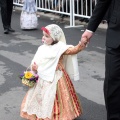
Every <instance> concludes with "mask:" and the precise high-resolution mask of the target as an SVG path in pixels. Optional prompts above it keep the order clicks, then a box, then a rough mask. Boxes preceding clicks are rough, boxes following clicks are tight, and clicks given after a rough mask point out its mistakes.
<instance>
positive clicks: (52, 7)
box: [13, 0, 97, 27]
mask: <svg viewBox="0 0 120 120" xmlns="http://www.w3.org/2000/svg"><path fill="white" fill-rule="evenodd" d="M35 1H36V6H37V10H40V11H44V12H45V11H46V12H51V13H57V14H60V15H61V16H62V17H64V16H68V17H69V19H70V20H69V21H70V25H69V27H75V26H76V25H75V18H76V17H77V18H90V17H91V15H92V12H93V9H94V7H95V5H96V3H97V0H35ZM13 2H14V6H20V7H22V6H23V2H24V0H14V1H13Z"/></svg>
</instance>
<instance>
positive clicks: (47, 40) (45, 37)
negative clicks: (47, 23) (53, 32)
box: [42, 31, 53, 45]
mask: <svg viewBox="0 0 120 120" xmlns="http://www.w3.org/2000/svg"><path fill="white" fill-rule="evenodd" d="M42 42H43V43H44V44H47V45H51V44H52V43H53V39H52V37H51V36H50V35H48V34H47V33H46V32H44V31H43V37H42Z"/></svg>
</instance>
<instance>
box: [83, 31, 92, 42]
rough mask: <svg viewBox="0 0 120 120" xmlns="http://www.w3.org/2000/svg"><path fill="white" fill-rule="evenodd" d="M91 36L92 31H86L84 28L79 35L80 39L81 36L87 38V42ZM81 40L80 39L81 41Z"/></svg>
mask: <svg viewBox="0 0 120 120" xmlns="http://www.w3.org/2000/svg"><path fill="white" fill-rule="evenodd" d="M92 36H93V32H92V31H88V30H85V32H84V33H83V34H82V37H81V40H82V39H83V38H87V43H89V42H90V38H91V37H92ZM81 42H82V41H81Z"/></svg>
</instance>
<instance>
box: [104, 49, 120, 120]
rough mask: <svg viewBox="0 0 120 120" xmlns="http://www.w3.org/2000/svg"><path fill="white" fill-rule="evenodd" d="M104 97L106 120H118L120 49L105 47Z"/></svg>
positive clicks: (119, 105) (119, 112)
mask: <svg viewBox="0 0 120 120" xmlns="http://www.w3.org/2000/svg"><path fill="white" fill-rule="evenodd" d="M105 67H106V71H105V81H104V97H105V104H106V109H107V120H120V47H118V48H115V49H114V48H109V47H106V60H105Z"/></svg>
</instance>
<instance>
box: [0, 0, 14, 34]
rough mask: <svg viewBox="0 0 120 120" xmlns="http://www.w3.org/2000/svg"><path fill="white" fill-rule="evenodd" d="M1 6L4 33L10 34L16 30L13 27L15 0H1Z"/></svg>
mask: <svg viewBox="0 0 120 120" xmlns="http://www.w3.org/2000/svg"><path fill="white" fill-rule="evenodd" d="M0 7H1V18H2V23H3V28H4V34H9V32H15V30H13V29H12V28H11V16H12V11H13V0H0Z"/></svg>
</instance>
